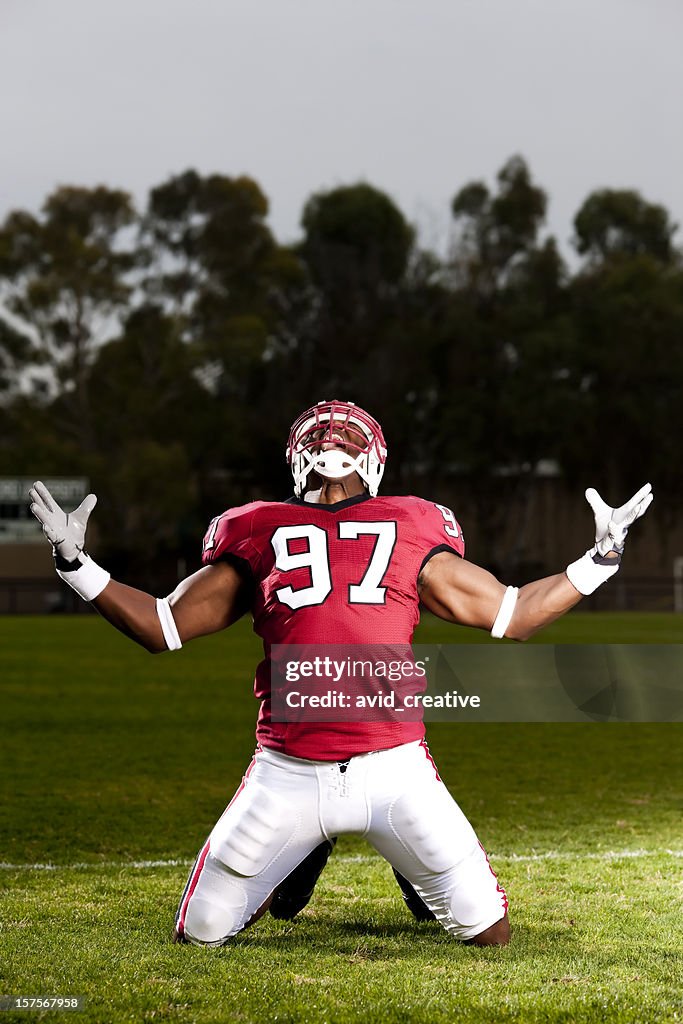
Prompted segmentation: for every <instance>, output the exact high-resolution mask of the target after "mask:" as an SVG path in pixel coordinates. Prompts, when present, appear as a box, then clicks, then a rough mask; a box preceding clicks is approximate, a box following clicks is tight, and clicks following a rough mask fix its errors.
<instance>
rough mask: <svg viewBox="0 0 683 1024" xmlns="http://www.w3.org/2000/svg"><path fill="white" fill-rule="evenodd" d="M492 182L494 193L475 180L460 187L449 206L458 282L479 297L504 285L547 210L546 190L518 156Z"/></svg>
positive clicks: (526, 250) (533, 243)
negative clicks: (496, 188)
mask: <svg viewBox="0 0 683 1024" xmlns="http://www.w3.org/2000/svg"><path fill="white" fill-rule="evenodd" d="M497 181H498V191H497V193H496V194H494V195H492V194H491V193H490V192H489V189H488V188H487V186H486V185H485V184H484V183H483V182H480V181H474V182H470V183H469V184H468V185H465V186H464V188H462V189H460V191H459V192H458V193H457V194H456V196H455V197H454V199H453V202H452V204H451V209H452V213H453V217H454V218H455V223H456V237H455V247H454V249H455V251H454V260H453V264H454V270H455V271H456V274H457V283H458V284H460V285H463V286H465V287H469V288H471V289H473V291H476V292H479V293H480V294H481V295H482V296H486V295H490V294H491V293H493V292H495V290H496V289H497V288H498V287H499V286H501V285H502V284H504V283H505V279H506V276H507V275H508V274H510V273H511V272H512V270H513V269H514V267H515V265H516V263H517V262H518V261H519V260H520V259H521V258H523V256H524V255H525V254H527V253H528V252H529V251H530V250H531V249H533V247H534V245H535V244H536V239H537V236H538V231H539V228H540V227H541V225H542V224H543V221H544V219H545V213H546V205H547V199H546V194H545V192H544V191H543V190H542V189H541V188H539V187H538V186H537V185H534V183H533V182H532V180H531V175H530V173H529V168H528V167H527V165H526V162H525V161H524V159H523V158H522V157H521V156H513V157H511V158H510V159H509V160H508V161H507V163H506V164H504V166H503V167H502V168H501V170H500V171H499V172H498V175H497Z"/></svg>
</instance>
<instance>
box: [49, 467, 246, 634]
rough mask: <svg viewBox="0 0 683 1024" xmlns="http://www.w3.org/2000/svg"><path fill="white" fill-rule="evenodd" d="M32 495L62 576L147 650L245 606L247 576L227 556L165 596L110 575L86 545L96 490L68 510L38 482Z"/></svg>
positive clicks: (228, 618)
mask: <svg viewBox="0 0 683 1024" xmlns="http://www.w3.org/2000/svg"><path fill="white" fill-rule="evenodd" d="M30 496H31V506H30V508H31V511H32V512H33V514H34V515H35V516H36V518H37V519H38V520H39V522H40V523H41V524H42V527H43V533H44V534H45V536H46V537H47V539H48V540H49V541H50V542H51V544H52V546H53V551H54V555H55V564H56V568H57V572H58V574H59V575H60V576H61V578H62V579H63V580H64V581H65V582H66V583H68V584H69V585H70V586H71V587H73V589H74V590H75V591H76V592H77V593H78V594H79V595H80V596H81V597H82V598H83V599H84V600H86V601H90V602H91V603H92V604H93V605H94V606H95V608H97V610H98V612H99V613H100V614H101V615H102V616H103V617H104V618H105V619H107V620H108V621H109V622H111V624H112V625H113V626H115V627H116V628H117V629H119V630H120V631H121V632H122V633H124V634H125V635H126V636H128V637H130V638H131V639H132V640H135V641H136V643H139V644H140V645H141V646H143V647H144V648H145V649H146V650H148V651H150V652H151V653H155V654H156V653H160V652H161V651H165V650H167V649H168V648H169V647H171V646H175V647H179V646H181V645H182V644H183V643H185V642H186V641H188V640H192V639H194V637H198V636H205V635H206V634H208V633H215V632H218V630H221V629H224V628H225V627H226V626H229V625H231V623H233V622H235V621H236V619H238V618H239V617H240V616H241V615H242V614H243V613H244V612H245V611H246V610H247V606H248V587H247V585H246V583H245V579H244V577H243V575H242V574H240V572H239V571H238V570H237V569H236V568H235V567H234V566H233V565H231V564H229V563H228V562H225V561H220V562H215V563H213V564H211V565H205V566H204V567H203V568H202V569H200V570H199V571H198V572H196V573H194V574H193V575H192V576H189V577H188V578H187V579H185V580H183V581H182V582H181V583H179V584H178V586H177V587H176V589H175V590H174V591H173V593H172V594H171V595H170V596H169V597H168V598H166V599H165V600H163V601H157V599H156V598H155V597H153V596H152V595H151V594H147V593H145V592H144V591H142V590H136V589H135V588H133V587H128V586H126V585H125V584H124V583H119V582H117V581H116V580H112V579H111V577H110V575H109V573H108V572H106V570H104V569H102V568H101V566H98V565H97V564H96V563H95V562H93V561H92V559H91V558H90V557H89V555H87V554H86V552H85V550H84V546H85V531H86V527H87V523H88V517H89V516H90V513H91V512H92V510H93V508H94V507H95V503H96V501H97V499H96V497H95V495H94V494H89V495H88V496H87V498H85V500H84V501H83V502H82V503H81V504H80V505H79V507H78V508H77V509H75V510H74V511H73V512H70V513H65V512H64V511H63V509H61V508H60V506H59V505H58V503H57V502H56V501H55V499H54V498H53V497H52V495H51V494H50V492H49V491H48V489H47V487H45V485H44V484H42V483H40V482H37V483H36V484H34V486H33V488H32V489H31V491H30ZM160 606H161V607H160ZM162 616H163V617H164V618H165V623H166V625H165V627H164V626H163V625H162ZM169 623H170V626H169ZM169 636H172V637H175V642H174V640H173V639H171V640H170V642H169Z"/></svg>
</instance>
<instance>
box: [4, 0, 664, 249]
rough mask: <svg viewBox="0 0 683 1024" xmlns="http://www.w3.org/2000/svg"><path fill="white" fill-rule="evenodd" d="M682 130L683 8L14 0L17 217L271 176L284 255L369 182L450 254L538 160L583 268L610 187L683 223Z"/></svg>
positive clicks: (7, 29)
mask: <svg viewBox="0 0 683 1024" xmlns="http://www.w3.org/2000/svg"><path fill="white" fill-rule="evenodd" d="M682 126H683V2H682V0H108V2H103V0H0V147H1V149H0V152H1V153H2V157H1V161H0V167H1V169H2V170H1V174H0V218H4V215H5V214H6V213H7V211H8V210H10V209H13V208H17V207H23V208H27V209H31V210H37V209H38V208H39V206H40V204H41V202H42V201H43V199H44V198H45V196H46V195H47V194H48V192H49V191H50V190H51V189H53V188H54V187H55V186H56V185H58V184H81V185H95V184H98V183H105V184H107V185H110V186H116V187H121V188H124V189H127V190H129V191H131V192H132V193H133V194H134V196H135V197H136V199H137V200H138V202H139V203H142V202H144V200H145V197H146V193H147V190H148V189H149V187H150V186H153V185H156V184H159V183H160V182H161V181H163V180H165V179H166V178H167V177H168V176H170V175H171V174H175V173H178V172H181V171H183V170H185V169H186V168H188V167H195V168H197V169H199V170H200V171H202V172H210V171H219V172H221V173H225V174H229V175H237V174H241V173H246V174H249V175H251V176H252V177H254V178H255V179H256V180H257V181H258V182H259V184H260V185H261V187H262V188H263V189H264V191H265V192H266V194H267V195H268V197H269V199H270V203H271V216H270V224H271V226H272V228H273V230H274V232H275V234H276V235H277V237H278V238H279V239H280V241H282V242H287V241H291V240H293V239H294V238H296V237H297V236H298V233H299V219H300V215H301V209H302V206H303V203H304V202H305V200H306V198H307V197H308V196H309V195H310V194H311V193H312V192H314V191H316V190H319V189H325V188H330V187H333V186H335V185H339V184H346V183H351V182H355V181H358V180H360V179H363V180H366V181H369V182H371V183H372V184H373V185H376V186H377V187H379V188H382V189H384V190H386V191H387V192H389V193H390V195H392V196H393V198H394V199H395V200H396V201H397V202H398V203H399V205H400V206H401V208H402V210H403V211H404V213H405V214H406V216H407V217H408V218H409V219H410V220H412V221H413V222H416V223H418V224H419V225H420V227H421V229H422V236H423V239H424V240H425V242H427V243H435V242H437V241H440V240H442V238H443V232H444V229H445V228H446V226H447V224H448V220H449V202H450V199H451V198H452V196H453V195H454V193H455V192H456V191H457V190H458V189H459V188H460V187H461V186H462V185H463V184H465V183H466V182H467V181H470V180H472V179H473V178H485V179H486V180H488V181H489V182H492V181H493V179H494V176H495V173H496V171H497V170H498V169H499V168H500V166H501V165H502V164H503V162H504V161H505V160H506V159H507V157H509V156H510V155H511V154H513V153H521V154H523V155H524V156H525V157H526V158H527V160H528V161H529V163H530V166H531V170H532V173H533V175H534V177H535V179H536V180H537V181H538V182H539V183H540V184H541V185H542V186H543V187H544V188H546V190H547V191H548V192H549V194H550V210H549V227H550V230H551V231H552V232H553V233H554V234H555V235H556V236H557V237H558V239H559V240H560V243H561V244H562V247H563V249H564V251H565V252H566V251H567V249H568V242H569V239H570V237H571V233H572V230H571V221H572V217H573V215H574V213H575V212H576V210H577V209H578V207H579V205H580V203H581V202H582V200H583V199H584V198H585V197H586V195H587V194H588V193H589V192H590V191H591V190H593V189H595V188H597V187H604V186H608V187H614V188H624V187H634V188H638V189H640V190H641V191H642V192H643V193H644V194H645V196H646V197H647V198H648V199H650V200H652V201H657V202H660V203H663V204H664V205H665V206H666V207H667V208H668V209H669V211H670V212H671V214H672V216H673V218H674V220H676V221H679V222H683V130H682ZM677 240H678V242H679V244H680V242H681V234H679V235H678V236H677Z"/></svg>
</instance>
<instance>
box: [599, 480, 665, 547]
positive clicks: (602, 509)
mask: <svg viewBox="0 0 683 1024" xmlns="http://www.w3.org/2000/svg"><path fill="white" fill-rule="evenodd" d="M653 498H654V494H653V493H652V485H651V484H644V485H643V486H642V487H641V488H640V490H639V491H637V492H636V493H635V494H634V495H633V497H632V498H630V499H629V500H628V501H627V502H625V503H624V504H623V505H621V506H620V507H619V508H610V506H609V505H608V504H607V503H606V502H604V501H603V500H602V498H601V497H600V495H599V494H598V492H597V491H596V490H595V488H594V487H589V488H588V490H587V491H586V501H587V502H588V504H589V505H590V507H591V508H592V509H593V514H594V515H595V547H596V550H597V553H598V554H599V555H601V556H602V557H604V556H605V555H606V554H608V552H610V551H616V552H617V553H618V554H621V552H622V551H623V550H624V541H625V540H626V534H627V533H628V529H629V526H631V524H632V523H635V521H636V519H640V517H641V516H642V515H644V514H645V512H647V510H648V508H649V507H650V504H651V502H652V499H653Z"/></svg>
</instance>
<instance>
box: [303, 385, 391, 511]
mask: <svg viewBox="0 0 683 1024" xmlns="http://www.w3.org/2000/svg"><path fill="white" fill-rule="evenodd" d="M339 430H343V431H345V432H348V434H350V435H351V437H349V436H348V434H347V436H346V437H342V435H340V434H339V433H337V431H339ZM327 444H333V445H340V446H342V447H335V448H328V449H327V450H324V446H325V445H327ZM286 457H287V461H288V463H289V466H290V468H291V470H292V475H293V477H294V493H295V494H296V495H297V497H301V496H302V494H304V493H305V491H306V489H307V488H306V481H307V479H308V476H309V474H310V473H315V474H316V475H317V476H319V477H320V478H321V479H322V480H343V479H344V478H345V477H347V476H349V475H350V474H351V473H354V472H355V473H358V476H359V477H360V478H361V480H362V481H363V483H364V484H365V486H366V487H367V489H368V493H369V494H370V496H371V497H373V498H374V497H375V496H376V494H377V489H378V487H379V484H380V481H381V479H382V474H383V473H384V464H385V462H386V457H387V449H386V444H385V442H384V436H383V434H382V428H381V427H380V425H379V423H378V422H377V421H376V420H375V419H373V417H372V416H370V414H369V413H367V412H365V410H363V409H360V408H359V407H358V406H356V405H354V403H353V402H337V401H335V402H318V404H317V405H314V406H313V407H312V408H311V409H307V410H306V412H304V413H302V414H301V416H299V418H298V419H297V420H296V421H295V423H294V425H293V426H292V429H291V431H290V434H289V440H288V442H287V450H286Z"/></svg>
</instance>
